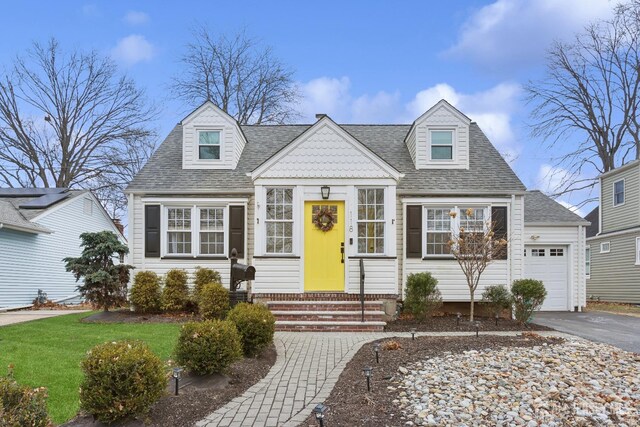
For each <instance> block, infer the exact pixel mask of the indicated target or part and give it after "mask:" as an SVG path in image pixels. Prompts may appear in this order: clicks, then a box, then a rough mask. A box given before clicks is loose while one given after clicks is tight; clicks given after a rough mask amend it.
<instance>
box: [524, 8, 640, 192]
mask: <svg viewBox="0 0 640 427" xmlns="http://www.w3.org/2000/svg"><path fill="white" fill-rule="evenodd" d="M639 41H640V0H632V1H630V2H627V3H624V4H619V5H617V6H616V7H615V13H614V15H613V18H611V19H609V20H602V21H598V22H595V23H593V24H591V25H589V26H588V27H587V28H586V29H585V30H584V31H583V32H581V33H580V34H578V35H577V36H576V37H575V39H574V40H573V41H572V42H568V43H563V42H556V43H555V44H554V45H553V47H552V48H551V49H550V50H549V53H548V62H547V75H546V76H545V78H544V79H542V80H540V81H537V82H530V83H529V84H528V85H527V86H526V91H527V94H528V100H529V102H530V103H532V104H533V105H534V109H533V111H532V118H533V119H534V123H533V125H532V133H533V135H534V136H537V137H542V138H544V139H545V140H546V141H547V142H548V143H549V145H550V146H551V147H552V148H554V149H556V150H559V151H560V152H561V153H562V154H561V155H560V156H559V157H558V158H557V159H556V166H558V167H560V168H562V169H564V171H562V172H560V173H562V174H563V176H562V177H561V178H562V179H560V180H558V181H560V184H559V186H558V188H556V189H554V190H553V191H554V192H555V194H554V195H556V196H557V195H560V194H565V193H569V192H572V191H576V190H581V189H588V188H592V187H593V186H594V185H595V184H596V179H595V177H593V176H589V174H588V169H590V168H591V167H593V168H595V170H596V171H597V172H598V173H603V172H607V171H609V170H611V169H613V168H615V167H617V166H620V165H621V164H624V163H625V162H627V161H628V160H630V159H633V158H640V126H639V122H638V113H640V110H639V106H640V97H639V96H638V90H639V88H640V56H639ZM573 136H577V138H578V145H577V146H575V147H572V148H571V149H569V150H566V149H565V146H564V143H565V141H566V139H567V138H569V137H573ZM565 171H566V172H565Z"/></svg>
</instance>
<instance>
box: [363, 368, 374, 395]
mask: <svg viewBox="0 0 640 427" xmlns="http://www.w3.org/2000/svg"><path fill="white" fill-rule="evenodd" d="M362 372H364V376H365V377H366V378H367V391H371V373H372V372H373V368H372V367H370V366H365V368H364V369H363V370H362Z"/></svg>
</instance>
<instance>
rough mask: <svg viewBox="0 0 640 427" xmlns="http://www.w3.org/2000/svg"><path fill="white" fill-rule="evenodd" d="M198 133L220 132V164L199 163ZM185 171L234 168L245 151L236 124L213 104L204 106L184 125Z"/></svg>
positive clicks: (183, 166)
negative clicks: (199, 131)
mask: <svg viewBox="0 0 640 427" xmlns="http://www.w3.org/2000/svg"><path fill="white" fill-rule="evenodd" d="M198 130H219V131H220V132H221V133H220V139H221V144H222V145H221V151H220V161H201V160H198ZM182 135H183V144H182V168H183V169H235V167H236V165H237V164H238V159H240V155H241V154H242V150H243V149H244V145H245V143H244V138H243V136H242V134H241V133H240V130H239V129H238V126H237V124H236V123H235V122H234V120H233V119H232V118H230V117H229V116H228V115H227V114H226V113H224V112H223V111H221V110H220V109H218V108H217V107H215V106H214V105H213V104H205V105H203V106H202V107H200V108H199V109H198V110H196V111H195V112H193V113H192V114H191V115H190V116H189V117H188V118H187V119H185V120H184V122H183V126H182Z"/></svg>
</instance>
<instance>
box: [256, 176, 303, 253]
mask: <svg viewBox="0 0 640 427" xmlns="http://www.w3.org/2000/svg"><path fill="white" fill-rule="evenodd" d="M272 189H283V190H291V220H270V219H267V192H268V191H269V190H272ZM262 196H263V197H264V212H263V214H262V222H263V224H264V227H263V229H264V231H263V232H262V239H263V242H262V253H263V255H264V257H265V258H266V257H269V258H277V257H282V258H290V257H291V256H294V255H296V249H297V246H296V237H297V235H296V216H297V207H296V206H297V202H296V187H293V186H278V185H272V186H265V187H264V191H263V194H262ZM269 222H282V223H284V222H291V252H269V251H268V250H267V247H268V245H267V242H268V235H267V224H268V223H269Z"/></svg>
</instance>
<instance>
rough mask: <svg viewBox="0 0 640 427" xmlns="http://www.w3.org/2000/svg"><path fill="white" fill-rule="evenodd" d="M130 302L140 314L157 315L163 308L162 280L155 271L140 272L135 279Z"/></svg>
mask: <svg viewBox="0 0 640 427" xmlns="http://www.w3.org/2000/svg"><path fill="white" fill-rule="evenodd" d="M129 301H131V305H133V309H134V310H135V311H137V312H139V313H155V312H157V311H159V310H160V307H161V306H162V290H161V289H160V279H159V278H158V275H157V274H156V273H154V272H153V271H139V272H138V273H136V275H135V277H134V278H133V286H131V294H130V295H129Z"/></svg>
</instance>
